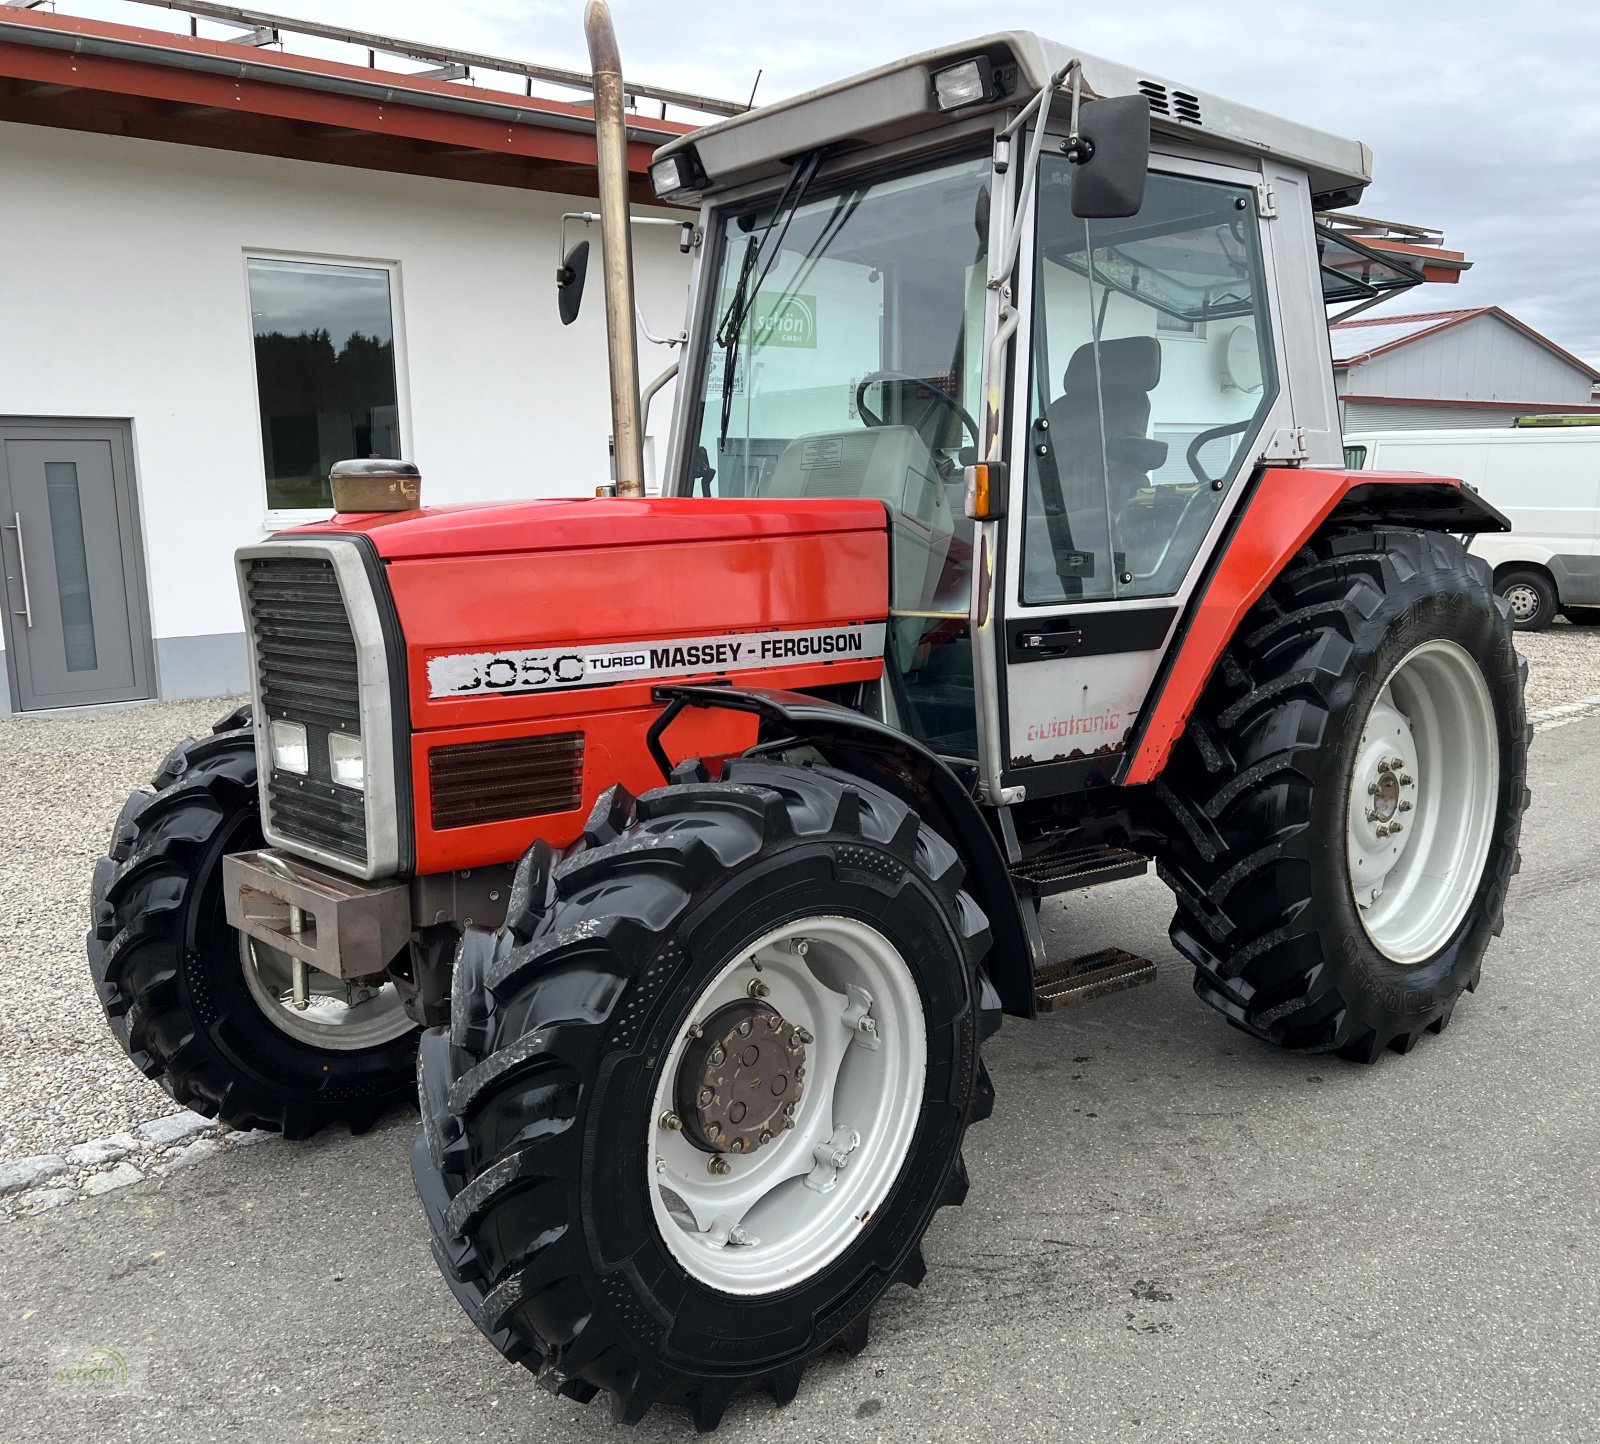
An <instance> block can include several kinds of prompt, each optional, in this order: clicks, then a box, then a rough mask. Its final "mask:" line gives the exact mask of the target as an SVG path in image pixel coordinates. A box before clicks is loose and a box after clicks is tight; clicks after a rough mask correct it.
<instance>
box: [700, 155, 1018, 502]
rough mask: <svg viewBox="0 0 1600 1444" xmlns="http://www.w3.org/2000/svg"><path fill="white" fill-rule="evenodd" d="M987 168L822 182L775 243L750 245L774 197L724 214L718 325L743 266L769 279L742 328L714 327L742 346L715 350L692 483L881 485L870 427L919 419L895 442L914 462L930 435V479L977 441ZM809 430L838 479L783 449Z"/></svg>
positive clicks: (821, 488)
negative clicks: (804, 470) (805, 474)
mask: <svg viewBox="0 0 1600 1444" xmlns="http://www.w3.org/2000/svg"><path fill="white" fill-rule="evenodd" d="M989 169H990V167H989V165H988V163H987V161H986V159H985V158H983V157H981V156H979V157H973V158H971V159H964V160H961V161H958V162H955V163H953V164H948V165H943V166H940V167H939V168H937V169H935V170H930V171H923V172H920V173H918V174H915V175H908V176H899V177H895V178H892V179H879V180H861V181H853V182H850V183H848V184H846V185H845V186H842V187H833V188H831V189H820V190H819V189H817V188H813V189H812V190H811V191H810V192H809V193H808V195H807V196H806V198H805V199H804V200H803V201H802V203H801V204H800V205H799V206H798V207H797V208H796V209H795V212H794V214H793V216H792V217H790V218H789V219H788V221H787V224H784V223H783V222H781V221H780V223H779V225H778V226H776V227H774V229H773V232H772V234H771V235H770V237H769V238H768V239H767V240H766V243H765V244H766V247H770V248H773V249H772V250H771V251H770V252H769V253H767V254H760V255H757V254H756V252H757V251H758V250H759V249H761V248H762V244H763V243H762V236H763V233H764V232H765V230H766V227H767V225H768V222H769V221H770V220H771V219H772V213H773V209H774V206H775V203H776V202H775V199H773V200H768V201H766V202H764V203H762V205H761V206H760V207H758V208H755V209H752V210H749V211H743V212H735V213H734V214H732V215H730V216H728V217H727V219H726V221H725V222H724V226H723V236H722V245H721V257H720V260H719V263H718V274H717V279H716V282H715V289H714V292H713V296H712V308H713V310H712V319H713V323H714V324H713V330H715V329H716V325H717V323H721V322H723V321H724V320H725V319H726V318H727V317H728V316H729V313H730V310H731V309H732V308H733V303H734V300H735V297H736V294H737V292H738V290H739V279H740V275H741V273H746V274H747V276H751V274H752V273H753V277H764V279H763V280H762V281H761V284H760V290H759V292H757V293H756V294H755V295H754V297H753V299H751V298H746V301H747V306H746V315H745V320H744V325H743V326H742V328H740V330H739V333H738V335H737V337H734V336H729V335H724V336H723V337H721V338H720V341H721V342H723V343H734V344H731V345H730V344H719V342H718V340H713V343H712V344H711V345H710V346H709V347H708V348H707V353H706V356H705V359H704V362H703V369H702V372H701V376H700V382H699V388H698V392H697V396H698V401H699V406H700V416H699V425H698V428H697V432H698V435H697V437H696V438H695V440H694V441H692V442H691V444H690V453H691V458H692V459H691V466H690V470H691V476H692V480H693V489H694V490H695V491H696V492H700V493H704V494H709V495H721V496H796V495H833V496H838V495H855V494H862V493H863V492H866V493H868V494H873V495H879V494H880V491H881V487H880V486H879V485H878V484H877V480H878V479H877V478H874V477H871V476H866V475H862V474H861V473H862V472H863V471H881V470H882V469H883V468H882V467H870V466H868V465H867V462H868V460H869V459H870V457H869V453H873V454H875V453H876V452H877V451H878V450H879V449H881V446H880V444H881V443H883V442H885V441H888V440H890V439H891V438H888V437H885V438H872V442H873V444H872V445H871V446H867V444H866V442H864V441H862V440H861V437H862V434H863V433H865V432H868V431H871V430H878V429H881V430H885V431H888V432H891V433H900V432H902V431H903V430H904V429H907V428H909V430H910V431H911V432H912V433H914V436H913V437H909V438H908V437H904V436H901V435H896V436H895V437H894V438H893V440H894V441H895V445H894V446H892V447H890V450H892V451H895V452H896V453H897V456H896V458H895V459H897V460H899V461H904V460H906V455H905V454H904V453H906V452H907V451H908V448H909V450H910V453H911V454H912V459H913V460H915V461H917V462H919V463H920V462H921V461H922V456H921V454H920V453H919V452H917V451H916V448H915V446H914V444H913V442H915V441H920V443H921V444H922V447H923V448H924V449H925V450H926V452H927V463H928V464H929V465H931V466H932V467H933V469H934V472H935V474H939V473H940V472H941V471H946V472H947V471H948V470H949V468H950V467H951V466H952V465H956V464H958V463H957V453H959V452H960V450H961V449H962V448H963V447H971V446H975V445H976V444H977V441H976V438H975V437H974V436H973V435H972V428H971V418H972V417H974V416H976V414H977V412H978V409H979V408H978V394H979V371H980V367H981V363H982V355H983V347H982V336H983V310H984V305H983V302H984V279H985V261H986V257H987V250H988V230H989V222H988V191H987V187H986V182H987V178H988V174H989ZM753 277H752V279H753ZM746 284H747V285H748V284H750V281H749V280H747V283H746ZM730 352H731V356H732V365H731V367H730V365H729V364H728V363H729V359H730ZM724 423H726V430H725V431H724ZM808 437H809V438H813V439H816V440H817V441H818V442H820V443H822V444H820V445H819V446H813V447H812V455H813V457H816V456H819V455H820V456H824V457H831V456H834V455H837V456H838V457H839V462H838V463H836V465H835V466H834V467H833V468H832V469H833V470H834V471H835V472H838V473H842V474H839V475H835V476H833V477H832V478H831V479H830V478H828V477H819V476H816V475H812V476H811V477H810V479H809V480H803V479H801V478H799V477H798V476H797V475H795V473H796V472H797V471H798V470H799V463H800V462H801V461H803V459H804V456H803V452H804V448H803V447H801V448H798V449H797V450H796V451H795V452H794V453H793V454H792V455H791V456H790V458H789V459H788V461H787V462H785V461H784V456H785V452H786V451H788V450H789V449H790V448H791V447H793V446H794V445H795V443H797V442H800V441H802V439H804V438H808ZM835 442H837V443H838V445H837V446H835V445H834V444H833V443H835ZM696 446H698V448H699V449H700V453H701V454H696ZM882 461H883V464H884V466H887V465H888V463H889V461H890V458H889V457H888V456H887V455H885V456H884V457H883V458H882ZM780 463H783V464H782V465H780ZM808 470H809V471H812V472H814V471H815V470H816V469H815V468H808ZM708 473H712V474H709V475H708ZM902 476H903V471H902ZM882 499H884V500H890V498H888V497H883V498H882Z"/></svg>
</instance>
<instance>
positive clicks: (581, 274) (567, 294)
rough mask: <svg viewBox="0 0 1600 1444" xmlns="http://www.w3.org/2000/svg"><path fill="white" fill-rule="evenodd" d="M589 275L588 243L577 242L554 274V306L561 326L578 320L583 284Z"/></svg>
mask: <svg viewBox="0 0 1600 1444" xmlns="http://www.w3.org/2000/svg"><path fill="white" fill-rule="evenodd" d="M588 274H589V243H588V242H587V241H579V242H578V244H577V245H575V246H574V247H573V248H572V249H571V250H570V251H568V252H567V258H566V260H565V261H563V262H562V263H561V269H560V270H559V271H557V272H556V305H557V307H558V308H559V309H560V311H561V324H562V325H563V326H570V325H571V324H572V323H573V322H574V321H576V320H577V319H578V307H579V306H581V305H582V304H583V282H584V278H585V277H586V276H588Z"/></svg>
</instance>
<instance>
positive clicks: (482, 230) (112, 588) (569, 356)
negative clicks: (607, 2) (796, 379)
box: [0, 8, 709, 712]
mask: <svg viewBox="0 0 1600 1444" xmlns="http://www.w3.org/2000/svg"><path fill="white" fill-rule="evenodd" d="M196 28H199V27H196ZM213 28H215V27H213ZM232 28H234V29H237V27H232ZM264 38H271V37H265V36H263V34H261V33H256V34H254V35H252V36H248V37H243V38H242V39H239V38H236V39H233V40H225V39H207V38H202V37H189V36H183V35H174V34H171V33H167V32H162V31H152V30H139V29H134V28H132V27H128V26H123V25H110V24H103V23H98V22H93V21H88V20H82V19H76V18H73V17H70V16H65V15H53V14H45V13H41V12H39V11H33V10H25V9H18V8H3V9H0V196H3V197H4V217H5V246H6V255H7V265H6V266H5V267H4V268H3V270H0V521H3V522H4V530H0V556H3V561H4V567H3V571H4V578H5V604H4V608H3V611H4V628H3V641H4V651H3V653H0V712H5V711H9V710H12V709H23V710H35V709H42V708H49V707H58V706H63V705H71V704H75V703H77V704H81V703H90V702H105V701H119V700H131V699H137V698H147V697H163V698H175V697H191V696H214V695H220V694H223V693H228V692H235V691H241V690H244V689H245V687H246V670H245V649H244V642H243V636H242V632H241V622H240V615H239V604H238V597H237V592H236V590H235V581H234V573H233V564H232V555H233V551H234V549H235V548H236V547H238V546H240V545H244V544H247V543H252V542H255V541H258V540H259V539H260V538H261V537H262V536H263V535H265V534H266V533H267V532H268V531H269V530H274V529H278V528H281V527H283V526H285V525H288V524H291V523H293V522H295V521H297V520H303V519H308V518H311V517H314V516H317V515H321V514H325V512H323V511H321V510H319V509H320V508H322V507H324V506H325V504H326V497H327V493H326V474H327V470H328V467H329V465H330V464H331V463H332V462H333V461H335V460H338V459H340V458H343V457H346V456H351V455H369V454H383V455H399V456H404V457H406V458H408V459H411V460H414V461H415V462H417V463H418V465H419V466H420V467H421V470H422V476H423V488H424V497H425V499H426V500H427V501H429V502H433V503H440V502H456V501H470V500H483V499H491V498H501V497H515V496H537V495H550V494H560V493H568V494H572V493H591V492H592V491H593V489H594V488H595V486H596V485H598V484H600V483H602V482H604V481H605V480H606V479H607V477H608V474H609V470H608V468H609V463H608V455H607V451H608V433H609V423H610V412H609V403H608V399H607V392H606V366H605V343H604V331H603V325H602V315H601V312H602V308H601V306H600V305H599V304H598V301H599V296H598V294H597V292H598V274H597V275H596V278H595V279H596V282H597V284H596V287H595V291H596V294H595V295H593V296H591V298H590V304H589V305H587V306H586V307H585V312H584V314H583V315H582V316H580V318H579V320H578V322H577V323H576V324H575V325H573V326H572V327H571V328H569V329H563V328H562V326H561V325H560V322H559V320H558V317H557V312H556V290H555V284H554V280H555V270H556V266H557V261H558V237H559V230H560V221H561V215H562V213H563V212H564V211H569V210H592V209H594V203H593V201H591V200H586V199H583V198H584V197H585V196H587V195H588V194H589V193H590V191H591V189H592V176H593V166H594V141H593V125H592V119H591V117H590V113H589V111H588V110H587V108H586V107H584V106H582V105H575V104H566V103H562V102H559V101H555V100H549V99H544V98H541V97H540V96H537V95H534V94H532V91H533V80H532V79H531V78H530V79H529V81H528V84H527V86H526V90H527V92H528V93H521V92H520V90H519V91H518V92H511V91H509V90H506V89H496V88H492V87H491V86H489V85H487V84H480V83H478V81H479V77H478V75H477V74H470V75H466V76H463V75H462V73H461V72H462V71H463V69H465V67H463V66H461V65H459V64H457V63H456V62H453V61H449V60H448V59H447V60H446V62H445V67H444V70H443V73H442V74H441V75H440V76H439V77H437V78H435V77H429V76H421V75H416V74H411V75H406V74H401V73H398V72H397V71H396V70H395V69H393V68H390V69H377V68H372V67H373V66H374V65H375V64H376V63H377V61H378V58H379V56H380V55H381V54H382V52H381V51H379V52H378V53H377V54H373V55H370V56H369V55H368V53H366V52H358V53H355V54H354V59H355V60H356V62H357V63H348V62H340V61H335V60H325V59H320V58H313V57H310V56H306V55H301V54H288V53H285V52H283V51H281V50H277V49H272V48H267V47H264V46H263V45H261V44H260V43H259V42H260V41H262V40H263V39H264ZM251 40H253V41H255V42H258V43H255V44H250V43H245V42H247V41H251ZM401 53H403V54H407V55H411V56H413V57H414V56H415V52H414V51H403V52H401ZM362 61H370V63H368V64H363V63H360V62H362ZM385 63H388V64H391V65H393V64H397V63H406V62H397V61H394V60H393V59H392V58H391V59H389V60H388V61H386V62H385ZM452 66H453V67H454V68H451V67H452ZM412 68H413V69H414V68H415V66H414V63H413V65H412ZM505 68H506V69H511V68H513V67H512V64H511V63H510V62H507V63H506V66H505ZM463 79H465V80H467V81H468V82H469V84H463V83H461V82H462V80H463ZM517 84H518V85H519V87H520V86H521V84H522V82H521V80H520V79H519V80H517ZM642 94H643V95H645V96H648V95H651V94H656V95H657V96H658V97H660V98H662V99H666V98H669V97H665V96H661V93H660V92H650V91H643V92H642ZM656 108H657V109H658V110H660V111H663V112H664V111H665V109H666V107H665V105H664V104H662V105H659V106H657V107H656ZM708 108H709V107H708ZM683 128H684V127H683V126H682V125H679V124H676V123H673V122H669V121H665V120H660V119H647V118H645V117H643V116H642V115H641V116H638V117H637V118H636V121H635V129H634V132H633V142H632V145H631V148H630V157H629V160H630V166H631V167H632V169H633V171H634V173H635V175H636V177H643V175H644V170H645V167H646V165H647V163H648V159H649V156H650V154H651V152H652V150H653V149H654V147H655V145H657V144H659V143H660V142H661V140H663V139H664V138H665V137H667V136H668V135H671V134H675V133H677V132H678V131H680V130H681V129H683ZM636 190H637V196H636V198H638V199H645V198H647V196H648V188H647V186H646V185H640V183H639V182H637V181H636ZM656 213H657V214H664V213H662V212H656ZM579 233H581V227H580V228H579ZM595 241H596V250H598V236H597V235H596V236H595ZM677 241H678V232H677V230H676V229H675V228H674V227H671V226H662V227H652V228H650V229H648V230H641V231H640V232H639V233H638V234H637V235H636V256H637V263H638V274H639V299H640V306H641V311H642V313H643V315H644V317H645V318H646V319H647V320H648V321H649V322H651V323H652V328H653V329H654V330H655V331H657V332H658V333H665V332H671V331H676V330H677V329H678V327H679V326H680V325H681V322H682V315H683V306H684V296H685V287H686V283H687V279H688V263H687V261H686V260H685V259H684V257H683V256H682V255H681V254H680V251H679V249H678V244H677ZM595 269H596V272H598V267H596V268H595ZM669 359H670V358H669V357H668V356H667V354H666V353H665V352H663V351H660V350H658V349H656V348H653V347H651V346H649V345H648V344H647V343H645V342H644V341H643V339H642V338H641V366H642V368H643V370H644V374H645V376H646V378H648V377H650V376H651V375H653V374H654V373H655V372H656V371H659V370H662V369H664V368H665V366H666V365H667V364H668V362H669ZM671 399H672V397H671V389H670V387H669V388H668V390H667V391H666V392H664V393H663V394H662V395H660V396H658V397H657V399H656V402H655V406H654V409H653V412H652V418H651V419H652V425H653V429H655V430H657V431H662V432H664V429H665V425H666V420H667V417H668V415H669V412H670V405H671Z"/></svg>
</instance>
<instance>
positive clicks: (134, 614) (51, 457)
mask: <svg viewBox="0 0 1600 1444" xmlns="http://www.w3.org/2000/svg"><path fill="white" fill-rule="evenodd" d="M131 462H132V446H131V444H130V437H129V433H128V428H127V425H126V423H121V422H73V421H5V422H0V570H3V571H4V578H5V588H4V591H5V595H4V621H5V628H4V631H5V644H6V660H7V662H8V663H9V666H8V667H7V668H6V670H7V672H8V674H9V677H10V685H11V696H12V702H13V704H14V705H15V706H16V707H17V709H18V710H19V711H34V710H37V709H40V708H45V707H68V706H73V705H79V704H83V703H88V702H127V701H133V700H135V699H137V698H141V697H148V696H150V695H151V687H150V681H151V671H152V668H151V661H150V627H149V621H148V616H147V608H146V604H145V591H144V579H143V574H142V569H141V566H140V560H139V558H140V552H139V546H138V523H137V517H136V512H135V507H134V492H133V478H132V466H131Z"/></svg>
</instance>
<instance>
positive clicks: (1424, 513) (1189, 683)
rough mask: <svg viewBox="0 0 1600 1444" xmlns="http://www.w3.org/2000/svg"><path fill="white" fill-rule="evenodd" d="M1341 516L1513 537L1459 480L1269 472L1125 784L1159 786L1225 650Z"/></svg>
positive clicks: (1168, 678)
mask: <svg viewBox="0 0 1600 1444" xmlns="http://www.w3.org/2000/svg"><path fill="white" fill-rule="evenodd" d="M1335 512H1338V513H1339V515H1340V518H1341V519H1343V518H1344V517H1345V516H1346V515H1348V517H1349V519H1350V521H1352V522H1353V523H1355V524H1357V525H1389V526H1396V525H1398V526H1410V527H1424V528H1431V529H1433V530H1436V531H1450V532H1476V531H1509V530H1510V529H1511V527H1510V523H1509V522H1507V521H1506V519H1505V518H1504V517H1503V516H1501V515H1500V513H1499V512H1497V511H1496V510H1495V509H1494V508H1493V507H1492V506H1490V505H1489V504H1488V503H1487V502H1485V501H1483V500H1482V499H1481V498H1480V497H1478V496H1477V494H1476V493H1475V492H1472V491H1470V490H1468V489H1466V488H1464V487H1463V486H1462V485H1461V483H1460V482H1459V481H1455V480H1452V479H1450V478H1446V477H1439V476H1424V475H1422V474H1420V473H1417V472H1405V471H1320V470H1315V471H1314V470H1310V469H1300V468H1291V467H1279V468H1274V469H1272V470H1268V471H1264V472H1263V473H1262V474H1261V478H1260V480H1259V481H1258V482H1257V483H1256V486H1255V489H1254V491H1253V492H1252V494H1251V496H1250V497H1249V499H1248V500H1247V501H1246V502H1245V507H1244V513H1243V515H1242V516H1241V517H1240V518H1239V522H1238V525H1237V526H1236V527H1235V528H1234V531H1233V534H1232V536H1231V537H1230V539H1229V540H1228V541H1227V543H1226V549H1225V550H1224V552H1223V554H1222V556H1221V557H1220V558H1219V559H1218V561H1217V563H1216V565H1215V567H1214V568H1213V570H1212V573H1211V576H1210V579H1209V580H1208V581H1206V582H1204V583H1203V584H1202V590H1201V592H1200V594H1199V596H1198V599H1197V600H1196V601H1194V602H1191V603H1190V608H1189V615H1188V618H1187V619H1186V622H1185V624H1184V626H1183V627H1182V629H1181V630H1180V634H1179V637H1180V640H1179V641H1178V644H1177V650H1176V652H1175V653H1174V654H1173V656H1172V657H1171V658H1170V659H1169V661H1168V664H1167V667H1166V670H1165V675H1164V676H1163V677H1161V678H1159V679H1158V680H1157V683H1156V685H1157V688H1158V689H1159V690H1158V692H1157V694H1156V695H1155V697H1154V699H1153V701H1152V703H1151V704H1150V705H1149V706H1147V708H1146V710H1145V720H1144V724H1143V728H1142V731H1141V733H1140V734H1139V737H1138V740H1137V742H1136V743H1135V746H1134V749H1133V751H1132V753H1131V755H1130V757H1129V761H1128V765H1127V768H1126V770H1125V771H1124V772H1123V775H1122V777H1121V779H1120V780H1121V782H1122V783H1123V784H1124V785H1125V786H1133V785H1135V784H1138V783H1142V782H1151V781H1153V780H1154V779H1155V778H1156V777H1157V776H1158V775H1159V774H1160V772H1161V769H1162V768H1163V767H1165V766H1166V765H1167V758H1168V757H1169V756H1170V755H1171V753H1172V748H1173V746H1174V745H1175V744H1176V742H1177V740H1178V738H1179V737H1181V736H1182V735H1183V729H1184V724H1185V723H1186V722H1187V721H1188V720H1189V714H1190V712H1192V711H1193V710H1194V706H1195V703H1196V702H1198V701H1199V700H1200V693H1201V692H1202V690H1204V688H1205V685H1206V682H1207V680H1208V679H1209V678H1210V676H1211V671H1212V668H1214V667H1215V666H1216V664H1217V659H1218V658H1219V657H1221V656H1222V653H1223V649H1224V648H1225V647H1226V646H1227V645H1228V643H1229V641H1230V640H1232V638H1233V634H1234V632H1235V630H1236V629H1237V628H1238V626H1239V624H1240V623H1241V622H1242V621H1243V620H1244V618H1245V615H1246V613H1248V612H1249V610H1250V608H1251V607H1253V606H1254V605H1255V604H1256V602H1257V600H1259V598H1260V597H1261V594H1262V593H1263V592H1265V591H1266V589H1267V588H1268V587H1269V586H1271V584H1272V582H1273V580H1274V579H1275V578H1276V577H1277V575H1278V573H1279V572H1281V571H1282V570H1283V568H1284V567H1285V566H1286V565H1287V564H1288V562H1289V560H1290V558H1291V557H1293V556H1294V554H1295V553H1296V552H1297V551H1299V550H1300V548H1301V547H1303V546H1304V545H1305V544H1306V542H1308V541H1309V540H1310V539H1311V537H1312V536H1313V535H1314V534H1315V533H1316V531H1317V529H1318V528H1319V527H1320V526H1321V525H1322V524H1323V523H1324V522H1325V521H1326V520H1327V519H1328V518H1329V517H1330V516H1332V515H1333V514H1334V513H1335Z"/></svg>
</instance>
